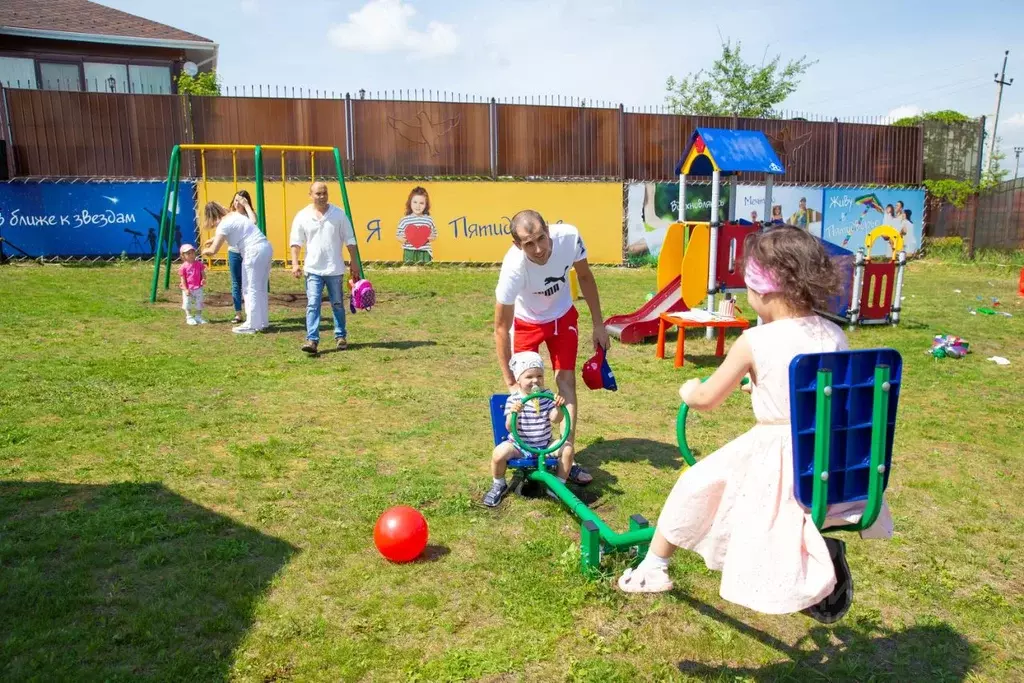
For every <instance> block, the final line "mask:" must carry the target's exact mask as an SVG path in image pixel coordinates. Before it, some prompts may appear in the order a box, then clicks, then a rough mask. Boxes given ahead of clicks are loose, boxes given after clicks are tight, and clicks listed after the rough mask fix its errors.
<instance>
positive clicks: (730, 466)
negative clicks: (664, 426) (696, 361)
mask: <svg viewBox="0 0 1024 683" xmlns="http://www.w3.org/2000/svg"><path fill="white" fill-rule="evenodd" d="M747 239H748V241H747V243H746V245H745V261H746V263H745V280H746V286H747V294H748V297H749V301H750V305H751V307H752V308H753V309H754V310H755V311H756V312H757V314H758V315H759V316H760V317H761V318H762V320H763V321H764V324H763V325H760V326H758V327H752V328H750V329H748V330H746V331H745V332H744V333H743V334H742V335H741V336H740V338H739V339H738V340H737V341H736V343H735V344H734V345H733V347H732V349H730V351H729V354H728V355H727V356H726V358H725V360H724V361H723V362H722V365H721V366H720V367H719V368H718V369H717V370H715V372H714V374H712V375H711V377H710V378H708V380H707V381H706V382H704V383H703V384H702V383H701V381H700V380H699V379H691V380H689V381H687V382H686V383H685V384H683V386H682V387H681V388H680V389H679V394H680V396H681V397H682V399H683V401H684V402H685V403H686V404H687V405H688V406H689V407H690V409H691V410H711V409H712V408H716V407H718V406H719V405H720V404H721V403H722V402H723V401H724V400H725V399H726V397H727V396H728V395H729V394H730V393H731V392H732V391H733V390H734V389H736V387H737V386H739V385H740V382H741V380H742V379H743V377H744V376H745V375H747V374H749V375H750V378H751V385H750V386H751V389H750V391H751V403H752V405H753V409H754V417H755V418H756V419H757V424H756V425H755V426H754V427H753V428H752V429H751V430H750V431H748V432H746V433H745V434H743V435H741V436H740V437H738V438H737V439H735V440H733V441H731V442H730V443H728V444H726V445H725V446H724V447H722V448H721V449H719V450H718V451H716V452H714V453H712V454H711V455H709V456H707V457H705V458H704V459H703V460H701V461H700V462H698V463H697V464H696V465H695V466H694V467H692V468H690V469H689V470H687V471H686V472H684V473H683V474H682V476H680V477H679V480H678V481H677V482H676V484H675V486H674V487H673V489H672V492H671V493H670V494H669V496H668V499H667V500H666V501H665V505H664V507H663V508H662V511H661V516H660V517H659V518H658V524H657V529H656V532H655V534H654V539H653V540H652V542H651V546H650V551H649V552H648V553H647V555H646V557H645V558H644V559H643V561H641V562H640V564H639V565H638V566H637V568H636V569H628V570H626V572H625V573H624V574H623V575H622V576H621V577H620V578H619V582H618V585H619V588H620V589H622V590H623V591H626V592H629V593H657V592H661V591H668V590H671V589H672V580H671V579H670V578H669V575H668V563H669V559H670V558H671V557H672V553H674V552H675V550H676V548H686V549H687V550H692V551H694V552H696V553H699V554H700V555H701V556H702V557H703V558H704V562H705V564H706V565H707V566H708V568H709V569H714V570H718V571H721V572H722V582H721V586H720V589H719V592H720V594H721V596H722V597H723V598H724V599H726V600H728V601H730V602H734V603H737V604H739V605H743V606H744V607H748V608H750V609H753V610H757V611H758V612H764V613H767V614H788V613H793V612H800V611H804V612H805V613H807V614H808V615H809V616H811V617H813V618H815V619H818V620H819V621H823V622H825V623H832V622H834V621H836V620H838V619H839V618H840V617H842V615H843V614H845V612H846V610H847V609H849V605H850V601H851V599H852V592H853V588H852V580H851V578H850V570H849V567H848V566H847V564H846V556H845V545H844V543H843V542H842V541H839V540H836V539H833V538H825V537H823V536H822V535H821V532H820V531H818V529H817V528H816V527H815V525H814V522H813V521H812V519H811V516H810V514H809V512H808V511H807V510H805V509H804V508H803V507H802V506H801V505H800V503H799V502H797V500H796V497H795V495H794V492H793V438H792V432H791V425H790V402H789V363H790V361H791V360H792V359H793V358H794V357H795V356H797V355H799V354H803V353H823V352H831V351H843V350H846V349H848V348H849V347H848V344H847V340H846V336H845V335H844V334H843V331H842V330H840V329H839V327H837V326H836V325H834V324H832V323H831V322H828V321H827V320H825V319H823V318H821V317H819V316H817V315H816V314H815V313H814V307H815V306H819V305H820V304H822V303H823V302H824V300H825V298H826V297H827V296H829V295H830V294H832V293H833V292H835V291H837V290H838V288H839V274H838V272H837V271H836V269H835V266H834V264H833V263H832V261H831V260H830V259H829V257H828V254H827V253H826V252H825V250H824V248H823V247H822V245H821V242H819V241H818V240H817V239H816V238H814V237H812V236H811V235H809V234H808V233H807V232H805V231H803V230H801V229H799V228H795V227H793V226H781V227H777V228H772V229H769V230H767V231H765V232H759V233H754V234H752V235H751V236H750V237H748V238H747ZM863 508H864V505H863V503H860V504H858V503H852V504H842V505H833V506H830V507H829V511H828V515H827V519H826V522H825V524H824V526H834V525H837V524H847V523H851V522H855V521H856V520H857V519H859V518H860V515H861V513H862V512H863ZM861 536H862V537H864V538H890V537H891V536H892V517H891V515H890V513H889V508H888V505H886V504H885V503H884V502H883V506H882V511H881V513H880V514H879V516H878V520H877V521H876V522H875V524H873V525H872V526H871V527H870V528H868V529H866V530H864V531H863V532H861Z"/></svg>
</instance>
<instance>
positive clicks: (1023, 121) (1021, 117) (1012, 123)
mask: <svg viewBox="0 0 1024 683" xmlns="http://www.w3.org/2000/svg"><path fill="white" fill-rule="evenodd" d="M1006 125H1007V126H1009V127H1010V128H1024V114H1014V115H1013V116H1011V117H1009V118H1008V119H1006Z"/></svg>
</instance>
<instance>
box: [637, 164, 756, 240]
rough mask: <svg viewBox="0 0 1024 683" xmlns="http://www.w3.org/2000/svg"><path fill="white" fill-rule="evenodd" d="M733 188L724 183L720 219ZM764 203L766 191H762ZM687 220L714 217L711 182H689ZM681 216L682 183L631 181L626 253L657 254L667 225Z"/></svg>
mask: <svg viewBox="0 0 1024 683" xmlns="http://www.w3.org/2000/svg"><path fill="white" fill-rule="evenodd" d="M729 192H730V188H729V185H728V184H727V183H722V185H721V187H720V194H719V197H718V210H719V219H720V220H725V219H726V218H727V217H728V215H727V213H726V212H727V207H728V206H729ZM761 203H762V204H763V203H764V194H763V193H762V195H761ZM683 215H684V216H685V217H686V220H688V221H710V220H711V185H708V184H701V185H698V184H691V183H687V184H686V208H685V211H684V214H683ZM677 220H679V183H678V182H675V183H655V182H641V183H630V184H629V185H628V186H627V188H626V255H627V256H629V257H634V258H636V257H641V256H645V255H650V256H653V257H657V256H658V254H660V253H661V244H662V242H664V241H665V233H666V232H667V231H668V226H670V225H672V224H673V223H675V222H676V221H677Z"/></svg>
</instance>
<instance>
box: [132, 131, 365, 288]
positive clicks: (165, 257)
mask: <svg viewBox="0 0 1024 683" xmlns="http://www.w3.org/2000/svg"><path fill="white" fill-rule="evenodd" d="M187 151H193V152H197V153H198V155H199V170H200V182H199V183H198V185H197V188H198V191H199V197H198V201H199V211H197V212H196V215H197V219H198V220H199V221H200V224H201V222H202V215H201V214H202V207H204V206H206V203H207V202H208V201H210V199H211V198H210V194H209V188H208V182H209V179H208V176H207V173H206V155H207V153H208V152H210V153H226V152H230V153H231V175H232V181H233V182H232V184H233V190H232V191H233V193H237V192H238V190H239V177H238V155H239V153H249V152H251V153H252V155H253V163H254V165H255V169H256V171H255V186H256V187H255V190H256V191H255V196H254V197H253V201H254V202H255V204H256V205H255V206H254V207H252V208H253V211H254V212H255V214H256V225H257V226H258V227H259V229H260V231H262V232H263V234H264V235H266V234H267V205H266V191H265V187H264V185H265V183H264V175H265V174H264V156H265V155H264V152H278V153H280V157H281V178H280V180H281V215H280V228H281V229H282V230H283V231H284V235H287V234H288V230H289V228H290V226H291V222H292V218H293V217H294V213H295V212H297V211H298V210H299V209H300V208H302V207H301V206H296V207H294V210H293V211H292V214H291V215H289V213H288V202H287V197H286V192H285V189H286V181H287V179H288V178H287V175H286V173H285V167H286V164H285V160H286V154H289V153H307V154H309V169H310V182H312V181H313V180H316V177H317V176H316V155H317V154H318V153H319V154H331V155H332V157H333V159H334V168H335V174H336V175H337V180H338V186H339V188H340V189H341V200H342V204H343V207H344V209H345V214H346V215H347V216H348V219H349V222H350V223H352V225H353V226H354V225H355V223H354V222H353V221H352V208H351V206H350V205H349V199H348V190H347V189H346V187H345V171H344V167H343V165H342V163H341V153H340V152H339V150H338V148H337V147H316V146H305V145H193V144H182V145H175V146H174V147H173V148H172V149H171V155H170V160H169V161H168V165H167V184H166V186H165V188H164V200H163V206H162V208H161V210H160V235H159V238H158V240H157V244H156V254H155V256H154V260H153V286H152V290H151V292H150V297H149V300H150V302H155V301H156V293H157V288H158V285H159V282H160V269H161V265H162V263H163V266H164V267H165V268H166V270H165V271H164V289H168V288H169V287H170V280H171V260H172V252H173V249H172V246H173V244H174V230H175V220H176V215H175V212H174V211H168V207H174V206H177V205H178V200H179V196H178V195H179V188H180V185H181V157H182V152H187ZM221 199H222V200H225V201H226V199H227V198H221ZM186 200H187V201H193V199H192V198H191V197H189V198H186ZM222 203H225V202H224V201H222ZM228 208H229V209H230V207H228ZM210 237H212V231H211V230H207V229H206V228H205V227H202V228H201V230H200V244H201V243H202V242H204V241H205V240H206V239H209V238H210ZM275 258H276V259H277V260H278V261H284V262H285V263H287V260H288V254H285V255H275ZM206 260H207V265H208V266H211V267H213V268H215V269H224V268H226V265H224V263H225V262H226V258H224V259H210V258H207V259H206ZM353 271H354V273H355V274H357V275H358V277H357V278H356V280H357V289H359V291H358V292H354V293H353V294H354V295H353V297H352V306H353V307H354V308H369V306H372V305H373V302H374V301H375V295H374V292H373V290H372V287H370V286H369V283H367V282H366V280H365V277H364V274H363V265H362V260H361V259H360V257H359V249H358V247H357V248H356V263H355V264H353ZM360 283H366V284H363V285H360Z"/></svg>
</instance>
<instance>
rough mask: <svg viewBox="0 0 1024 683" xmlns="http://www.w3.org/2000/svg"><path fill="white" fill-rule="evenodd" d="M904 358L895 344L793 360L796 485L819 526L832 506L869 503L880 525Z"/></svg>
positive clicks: (864, 523)
mask: <svg viewBox="0 0 1024 683" xmlns="http://www.w3.org/2000/svg"><path fill="white" fill-rule="evenodd" d="M902 378H903V359H902V357H901V356H900V354H899V352H897V351H896V350H894V349H884V348H883V349H867V350H860V351H840V352H836V353H815V354H804V355H800V356H797V357H795V358H794V359H793V360H792V361H791V362H790V365H789V397H790V410H791V414H790V420H791V422H792V430H793V486H794V492H795V494H796V498H797V500H798V501H799V502H800V503H801V504H802V505H804V506H805V507H807V508H810V509H811V516H812V518H813V519H814V523H815V525H816V526H817V527H818V528H819V529H821V528H822V525H823V523H824V521H825V516H826V512H827V509H828V506H829V505H835V504H839V503H851V502H861V501H863V502H864V503H865V507H864V513H863V515H862V516H861V519H860V520H859V521H858V522H857V523H856V524H851V525H846V526H841V527H829V528H828V531H836V530H840V529H843V530H862V529H866V528H867V527H869V526H871V525H872V524H874V522H875V520H876V519H877V518H878V513H879V510H880V509H881V505H882V493H883V492H884V491H885V488H886V486H887V485H888V483H889V471H890V469H891V466H892V447H893V435H894V433H895V429H896V407H897V403H898V401H899V394H900V386H901V383H902Z"/></svg>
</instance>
